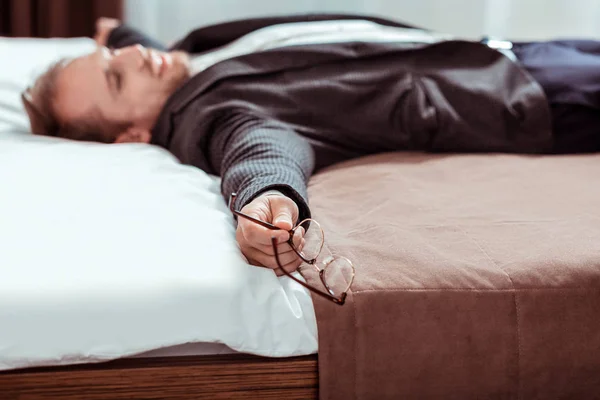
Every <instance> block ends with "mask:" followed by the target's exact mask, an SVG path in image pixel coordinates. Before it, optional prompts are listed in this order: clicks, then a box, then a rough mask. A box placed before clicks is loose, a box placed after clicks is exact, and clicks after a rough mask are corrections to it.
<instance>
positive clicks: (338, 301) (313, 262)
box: [229, 193, 355, 306]
mask: <svg viewBox="0 0 600 400" xmlns="http://www.w3.org/2000/svg"><path fill="white" fill-rule="evenodd" d="M236 196H237V194H236V193H231V196H230V197H229V210H230V211H231V212H232V213H233V214H234V215H236V216H238V217H242V218H245V219H247V220H250V221H252V222H254V223H256V224H259V225H260V226H262V227H265V228H267V229H270V230H284V229H282V228H279V227H278V226H275V225H273V224H271V223H269V222H266V221H261V220H260V219H257V218H254V217H251V216H249V215H247V214H244V213H243V212H241V211H237V210H236V209H235V208H234V201H235V198H236ZM307 221H311V222H314V223H316V224H317V225H318V226H319V229H321V233H322V234H323V241H322V242H321V246H320V248H319V251H318V252H317V255H316V256H315V258H312V259H309V258H306V257H305V256H304V255H303V254H302V252H300V251H298V249H296V245H295V244H294V234H295V233H296V229H297V228H298V227H299V226H301V225H302V224H303V223H305V222H307ZM287 232H288V233H289V235H290V238H289V239H288V240H287V244H289V245H290V247H291V248H292V250H293V251H294V253H296V255H297V256H298V257H300V259H301V260H302V261H304V262H305V263H307V264H309V265H312V266H314V267H315V269H316V270H318V271H319V278H320V279H321V283H322V284H323V286H324V287H325V288H326V289H327V292H329V293H326V292H323V291H321V290H319V289H317V288H315V287H313V286H311V285H309V284H307V283H305V282H303V281H301V280H300V279H298V278H296V277H295V276H293V275H292V274H291V273H290V272H288V271H286V270H285V268H283V266H282V265H281V262H280V261H279V252H278V251H277V239H276V238H275V237H271V245H272V246H273V254H274V255H275V261H276V262H277V266H278V267H279V269H280V270H281V271H283V273H284V274H285V275H286V276H288V277H289V278H291V279H293V280H294V281H295V282H297V283H299V284H300V285H302V286H304V287H305V288H306V289H308V290H310V291H311V292H313V293H315V294H317V295H319V296H321V297H323V298H325V299H327V300H330V301H332V302H333V303H335V304H337V305H340V306H341V305H344V303H345V302H346V297H347V295H348V290H350V286H351V285H352V282H353V281H354V275H355V272H354V265H353V264H352V261H350V260H349V259H347V258H346V257H340V256H338V258H344V259H345V260H346V261H348V263H350V266H351V267H352V278H351V279H350V283H349V284H348V288H347V289H346V290H345V291H344V292H342V293H341V294H340V295H339V297H338V296H336V295H335V294H334V293H333V290H332V289H331V288H330V287H329V285H328V284H327V282H326V280H325V270H326V269H327V266H328V265H329V264H330V263H331V262H333V261H335V258H333V257H330V258H329V259H327V260H326V261H324V262H323V263H324V267H323V268H318V267H317V266H316V264H317V259H318V257H319V255H320V254H321V250H323V246H324V244H325V232H324V231H323V228H321V225H320V224H319V223H318V222H317V221H315V220H314V219H312V218H307V219H304V220H302V221H301V222H300V223H298V224H296V226H295V227H293V228H292V229H290V230H289V231H287Z"/></svg>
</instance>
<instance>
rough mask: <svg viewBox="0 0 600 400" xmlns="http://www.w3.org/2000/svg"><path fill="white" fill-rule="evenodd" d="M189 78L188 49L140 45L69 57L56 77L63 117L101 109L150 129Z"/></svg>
mask: <svg viewBox="0 0 600 400" xmlns="http://www.w3.org/2000/svg"><path fill="white" fill-rule="evenodd" d="M188 78H189V69H188V59H187V55H185V54H184V53H180V52H172V53H164V52H159V51H156V50H152V49H146V48H144V47H142V46H140V45H136V46H130V47H126V48H123V49H119V50H116V51H110V50H108V49H107V48H105V47H101V48H99V49H98V51H96V52H94V53H92V54H89V55H87V56H82V57H79V58H76V59H75V60H73V61H72V62H71V63H69V64H68V65H67V66H66V67H65V68H64V69H63V70H62V71H61V72H60V75H59V76H58V79H57V81H56V85H57V87H56V93H57V98H56V103H55V110H56V113H57V117H58V119H59V120H60V121H61V122H66V121H74V120H78V119H79V120H80V119H85V118H86V116H90V115H96V116H98V117H100V118H101V120H103V121H106V122H108V123H114V124H119V125H125V126H133V127H135V128H136V129H141V130H146V131H150V130H151V129H152V127H153V126H154V124H155V123H156V120H157V118H158V115H159V113H160V111H161V109H162V108H163V106H164V104H165V102H166V100H167V99H168V97H169V96H170V95H171V94H173V92H174V91H175V90H176V89H177V88H178V87H179V86H181V85H182V84H183V83H184V82H185V81H186V80H187V79H188Z"/></svg>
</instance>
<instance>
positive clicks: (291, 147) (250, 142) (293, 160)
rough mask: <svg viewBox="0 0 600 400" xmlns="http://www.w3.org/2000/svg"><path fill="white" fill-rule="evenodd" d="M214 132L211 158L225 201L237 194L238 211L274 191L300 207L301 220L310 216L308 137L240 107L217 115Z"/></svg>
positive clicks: (312, 164) (310, 162) (210, 145)
mask: <svg viewBox="0 0 600 400" xmlns="http://www.w3.org/2000/svg"><path fill="white" fill-rule="evenodd" d="M213 132H214V133H213V136H212V138H211V141H210V144H209V161H210V163H211V166H212V168H213V169H214V170H215V171H216V172H217V173H218V174H219V175H220V176H221V178H222V181H221V191H222V194H223V196H224V197H225V199H226V200H228V199H229V196H230V195H231V193H232V192H235V193H237V199H236V204H235V206H236V207H237V208H238V209H241V208H242V207H244V206H245V205H246V204H248V203H249V202H250V201H252V200H253V199H254V198H255V197H256V196H258V195H259V194H261V193H263V192H266V191H268V190H278V191H280V192H281V193H283V194H284V195H286V196H287V197H289V198H291V199H292V200H294V202H295V203H296V204H297V205H298V208H299V220H303V219H305V218H310V209H309V208H308V200H307V199H308V196H307V191H306V184H307V181H308V178H309V177H310V175H311V174H312V171H313V169H314V153H313V150H312V148H311V147H310V145H309V143H308V142H307V141H306V139H304V138H302V137H301V136H300V135H298V134H297V133H296V132H294V131H293V130H292V129H291V128H289V127H288V126H286V125H285V124H283V123H280V122H278V121H274V120H265V119H262V118H259V117H255V116H252V115H249V114H246V113H244V112H243V111H239V112H229V113H226V114H225V115H221V116H220V117H219V118H217V120H216V121H215V123H214V124H213ZM292 222H293V223H295V222H296V221H292Z"/></svg>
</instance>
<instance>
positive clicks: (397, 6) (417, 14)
mask: <svg viewBox="0 0 600 400" xmlns="http://www.w3.org/2000/svg"><path fill="white" fill-rule="evenodd" d="M317 12H341V13H364V14H371V15H378V16H384V17H388V18H392V19H397V20H400V21H405V22H408V23H412V24H415V25H418V26H423V27H427V28H431V29H435V30H439V31H444V32H449V33H453V34H456V35H459V36H461V37H466V38H479V37H481V36H482V35H484V34H488V35H493V36H499V37H505V38H510V39H518V40H529V39H548V38H557V37H586V38H597V39H600V0H0V35H5V36H38V37H53V36H67V37H69V36H91V35H92V34H93V31H94V21H95V20H96V18H98V17H99V16H110V17H117V18H123V19H124V20H125V21H127V22H129V23H130V24H131V25H133V26H135V27H137V28H141V29H143V30H144V31H147V32H148V33H150V34H152V35H154V36H155V37H157V38H159V39H161V40H162V41H164V42H166V43H168V42H171V41H173V40H175V39H177V38H179V37H181V36H183V35H184V34H185V33H187V32H188V31H189V30H191V29H193V28H195V27H197V26H199V25H206V24H213V23H217V22H222V21H226V20H231V19H236V18H247V17H256V16H263V15H280V14H291V13H317Z"/></svg>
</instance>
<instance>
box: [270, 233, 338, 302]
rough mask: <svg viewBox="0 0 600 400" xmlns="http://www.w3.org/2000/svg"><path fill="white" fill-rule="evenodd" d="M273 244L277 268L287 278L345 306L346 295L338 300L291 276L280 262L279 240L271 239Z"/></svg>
mask: <svg viewBox="0 0 600 400" xmlns="http://www.w3.org/2000/svg"><path fill="white" fill-rule="evenodd" d="M271 244H272V245H273V253H274V254H275V261H276V262H277V266H278V267H279V269H280V270H281V271H283V273H284V274H286V275H287V276H289V277H290V278H292V279H293V280H294V281H296V282H298V283H299V284H300V285H302V286H304V287H305V288H307V289H308V290H310V291H312V292H313V293H315V294H318V295H319V296H321V297H324V298H326V299H327V300H331V301H333V302H334V303H335V304H338V305H340V306H341V305H343V304H344V303H345V301H346V293H342V295H341V296H340V297H339V298H338V297H335V296H332V295H331V294H329V293H325V292H322V291H320V290H319V289H316V288H314V287H312V286H310V285H308V284H306V283H304V282H302V281H301V280H300V279H298V278H296V277H295V276H294V275H292V274H290V273H289V272H288V271H286V270H285V269H284V268H283V267H282V266H281V261H279V252H278V251H277V239H276V238H274V237H273V238H271Z"/></svg>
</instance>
